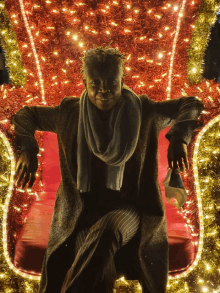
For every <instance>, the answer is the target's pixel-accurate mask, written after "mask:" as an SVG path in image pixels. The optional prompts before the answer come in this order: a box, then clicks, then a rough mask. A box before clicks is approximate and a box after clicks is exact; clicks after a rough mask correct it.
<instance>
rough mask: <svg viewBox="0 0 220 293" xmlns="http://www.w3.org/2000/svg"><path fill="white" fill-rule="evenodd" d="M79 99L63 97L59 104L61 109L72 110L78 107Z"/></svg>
mask: <svg viewBox="0 0 220 293" xmlns="http://www.w3.org/2000/svg"><path fill="white" fill-rule="evenodd" d="M79 100H80V98H79V97H65V98H63V99H62V101H61V102H60V108H61V109H71V110H72V109H73V108H76V107H77V106H79Z"/></svg>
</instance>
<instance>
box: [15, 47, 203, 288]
mask: <svg viewBox="0 0 220 293" xmlns="http://www.w3.org/2000/svg"><path fill="white" fill-rule="evenodd" d="M124 58H125V57H124V55H123V54H121V53H120V52H119V51H118V50H116V49H112V48H109V47H106V48H102V47H98V48H93V49H91V50H88V51H87V52H86V53H85V55H84V57H83V58H82V62H83V66H82V74H83V81H84V85H85V88H86V89H85V91H84V92H83V93H82V96H81V97H80V98H71V97H67V98H64V99H63V100H62V101H61V103H60V105H59V106H55V107H42V106H32V107H27V106H25V107H23V108H22V109H21V110H19V111H18V112H17V113H16V115H15V116H14V118H13V124H14V129H15V133H16V136H17V142H18V146H20V150H21V154H20V157H19V159H18V162H17V170H16V174H15V177H17V176H18V173H19V171H21V173H20V176H19V178H18V184H20V182H21V180H22V179H23V177H24V173H25V172H26V176H25V178H24V181H23V184H22V188H24V186H25V185H26V184H27V183H28V181H29V187H32V185H33V183H34V180H35V174H36V170H37V157H36V155H37V153H38V151H39V149H38V145H37V142H36V140H35V138H34V132H35V130H40V131H52V132H55V133H56V134H57V138H58V145H59V154H60V168H61V175H62V181H61V183H60V186H59V188H58V191H57V196H56V202H55V206H54V213H53V218H52V223H51V229H50V236H49V242H48V247H47V250H46V253H45V257H44V262H43V267H42V275H41V283H40V289H39V293H49V292H51V293H52V292H53V293H56V292H57V293H58V292H62V293H64V292H65V293H70V292H74V293H78V292H80V293H85V292H87V293H88V292H90V293H98V292H102V293H111V292H113V288H114V281H115V280H116V279H117V278H118V277H119V276H120V275H121V274H123V275H124V276H125V277H126V278H127V279H138V280H139V282H140V283H141V285H142V288H143V292H144V293H149V292H150V293H165V292H166V285H167V277H168V240H167V231H166V219H165V211H164V204H163V202H162V198H161V194H160V189H159V185H158V180H157V150H158V135H159V132H160V131H161V130H162V129H164V128H166V127H168V126H171V125H172V128H171V129H170V130H169V132H168V133H167V134H166V137H167V139H169V141H170V145H169V149H168V162H169V167H170V168H173V169H176V168H178V167H179V168H180V169H181V170H182V171H183V168H184V164H185V166H186V168H188V160H187V144H189V142H190V140H191V137H192V135H193V132H194V130H195V129H196V127H197V121H196V120H197V118H198V116H199V115H200V113H201V111H202V109H203V105H202V103H201V102H200V101H199V100H198V99H196V98H194V97H183V98H179V99H175V100H169V101H164V102H154V101H152V100H150V99H149V98H147V96H146V95H142V96H137V95H136V94H135V93H134V92H133V91H132V90H131V89H130V88H128V87H127V86H126V85H124Z"/></svg>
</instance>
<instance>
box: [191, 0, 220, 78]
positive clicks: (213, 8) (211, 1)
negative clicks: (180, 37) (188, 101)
mask: <svg viewBox="0 0 220 293" xmlns="http://www.w3.org/2000/svg"><path fill="white" fill-rule="evenodd" d="M219 5H220V1H219V0H202V1H201V5H200V7H199V11H198V16H197V19H196V22H195V25H194V26H195V28H194V31H193V34H192V38H191V42H190V47H189V49H188V57H189V60H188V64H187V75H188V80H189V81H190V82H191V83H196V84H197V83H199V82H201V81H202V80H203V75H202V74H203V65H204V55H205V50H206V47H207V44H208V42H209V40H210V38H209V36H210V28H211V26H212V25H213V24H214V23H215V22H216V20H217V16H216V12H217V11H218V10H219Z"/></svg>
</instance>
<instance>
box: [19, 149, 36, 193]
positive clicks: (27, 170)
mask: <svg viewBox="0 0 220 293" xmlns="http://www.w3.org/2000/svg"><path fill="white" fill-rule="evenodd" d="M37 168H38V159H37V154H36V153H35V152H33V151H31V150H28V151H23V152H22V153H21V155H20V157H19V159H18V162H17V165H16V172H15V176H14V180H16V177H17V176H18V174H19V172H20V171H21V173H20V175H19V178H18V180H17V183H16V185H17V186H19V184H20V182H21V180H22V179H23V178H24V180H23V183H22V187H21V188H22V189H24V187H25V185H26V184H27V183H28V181H29V180H30V181H29V185H28V188H32V186H33V184H34V181H35V180H36V173H37ZM24 174H25V175H24Z"/></svg>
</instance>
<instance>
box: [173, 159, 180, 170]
mask: <svg viewBox="0 0 220 293" xmlns="http://www.w3.org/2000/svg"><path fill="white" fill-rule="evenodd" d="M178 168H179V166H178V165H177V160H174V162H173V169H178Z"/></svg>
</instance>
